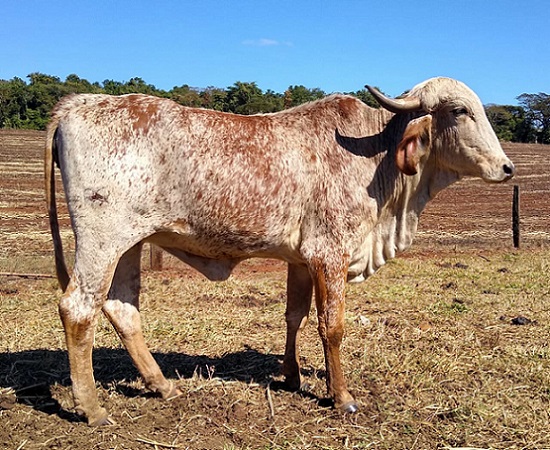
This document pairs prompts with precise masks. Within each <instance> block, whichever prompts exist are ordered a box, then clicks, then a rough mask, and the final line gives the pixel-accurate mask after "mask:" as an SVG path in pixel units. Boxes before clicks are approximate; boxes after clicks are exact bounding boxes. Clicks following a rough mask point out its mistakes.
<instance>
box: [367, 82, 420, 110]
mask: <svg viewBox="0 0 550 450" xmlns="http://www.w3.org/2000/svg"><path fill="white" fill-rule="evenodd" d="M365 87H366V88H367V89H368V90H369V92H370V93H371V94H372V96H373V97H374V98H375V100H376V101H377V102H378V103H379V104H380V106H382V107H384V108H385V109H387V110H388V111H391V112H392V113H395V114H403V113H408V112H414V111H421V110H422V104H421V102H420V99H418V98H416V97H405V98H389V97H386V96H385V95H384V94H382V93H381V92H380V91H378V90H376V89H375V88H373V87H372V86H369V85H367V86H365Z"/></svg>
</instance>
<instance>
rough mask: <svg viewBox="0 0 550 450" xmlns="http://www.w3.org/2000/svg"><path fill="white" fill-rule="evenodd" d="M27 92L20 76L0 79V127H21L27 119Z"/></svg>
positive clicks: (25, 84)
mask: <svg viewBox="0 0 550 450" xmlns="http://www.w3.org/2000/svg"><path fill="white" fill-rule="evenodd" d="M28 101H29V92H28V89H27V83H25V81H23V80H22V79H21V78H17V77H15V78H13V79H11V80H9V81H7V80H0V128H22V127H23V124H24V123H25V122H26V120H27V103H28Z"/></svg>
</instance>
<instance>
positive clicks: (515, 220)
mask: <svg viewBox="0 0 550 450" xmlns="http://www.w3.org/2000/svg"><path fill="white" fill-rule="evenodd" d="M519 215H520V207H519V186H518V185H517V184H515V185H514V200H513V202H512V234H513V237H514V247H515V248H519V234H520V233H519Z"/></svg>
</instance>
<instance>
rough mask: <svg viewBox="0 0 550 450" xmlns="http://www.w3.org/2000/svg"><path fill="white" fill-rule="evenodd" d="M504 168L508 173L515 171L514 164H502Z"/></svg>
mask: <svg viewBox="0 0 550 450" xmlns="http://www.w3.org/2000/svg"><path fill="white" fill-rule="evenodd" d="M502 169H503V170H504V173H505V174H506V175H512V174H513V173H514V166H512V165H508V164H504V166H502Z"/></svg>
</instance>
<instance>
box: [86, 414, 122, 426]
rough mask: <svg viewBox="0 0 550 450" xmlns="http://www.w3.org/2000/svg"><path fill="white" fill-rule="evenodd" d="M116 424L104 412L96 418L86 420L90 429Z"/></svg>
mask: <svg viewBox="0 0 550 450" xmlns="http://www.w3.org/2000/svg"><path fill="white" fill-rule="evenodd" d="M116 424H117V423H116V422H115V421H114V420H113V419H112V418H111V417H110V416H109V414H107V411H106V410H103V411H102V414H100V415H99V416H98V417H95V418H92V417H90V418H89V419H88V425H89V426H91V427H104V426H107V425H116Z"/></svg>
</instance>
